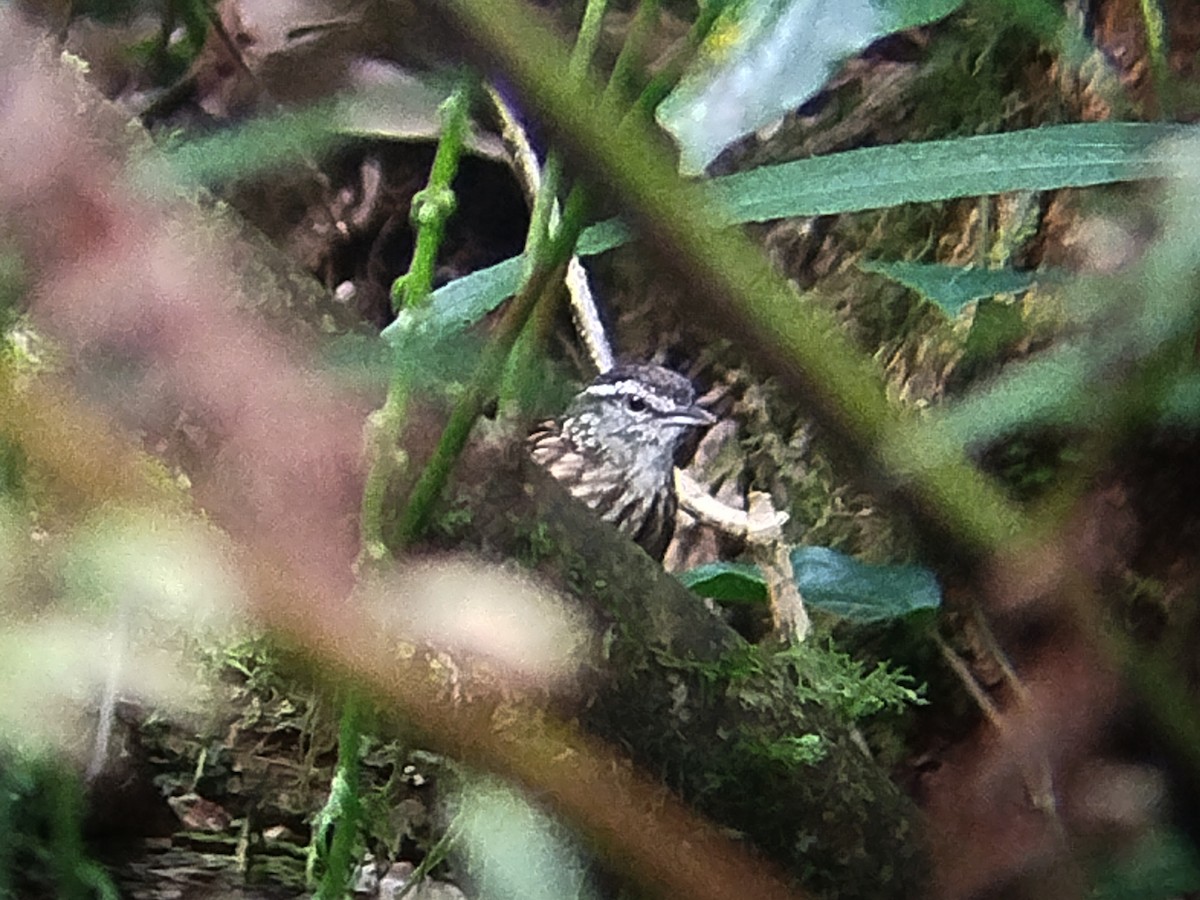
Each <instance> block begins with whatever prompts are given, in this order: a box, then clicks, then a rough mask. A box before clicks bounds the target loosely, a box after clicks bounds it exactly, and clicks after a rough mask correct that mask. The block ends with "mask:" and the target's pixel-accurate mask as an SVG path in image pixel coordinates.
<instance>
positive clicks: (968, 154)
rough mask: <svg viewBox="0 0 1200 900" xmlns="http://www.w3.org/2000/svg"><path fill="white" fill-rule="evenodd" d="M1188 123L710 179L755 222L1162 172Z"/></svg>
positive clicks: (925, 148)
mask: <svg viewBox="0 0 1200 900" xmlns="http://www.w3.org/2000/svg"><path fill="white" fill-rule="evenodd" d="M1197 134H1200V128H1197V127H1196V126H1192V125H1144V124H1141V123H1135V122H1091V123H1084V124H1080V125H1058V126H1053V127H1048V128H1030V129H1026V130H1024V131H1011V132H1008V133H1006V134H986V135H976V136H974V137H966V138H957V139H955V140H947V141H925V142H922V143H914V144H891V145H888V146H885V147H864V148H862V149H859V150H849V151H847V152H845V153H834V154H831V155H829V156H818V157H813V158H811V159H798V160H794V161H792V162H787V163H781V164H779V165H775V166H761V167H760V168H757V169H751V170H750V171H747V172H737V173H735V174H733V175H727V176H725V177H723V178H716V179H713V181H712V185H713V187H714V189H715V190H716V193H717V195H718V196H719V197H720V198H721V200H723V201H724V203H725V206H726V209H727V215H728V218H727V219H725V220H724V221H727V222H729V223H735V222H761V221H766V220H769V219H780V218H786V217H788V216H817V215H833V214H835V213H844V212H857V211H859V210H864V209H879V208H883V207H889V206H899V205H900V204H901V203H927V202H931V201H935V200H949V199H951V198H954V197H975V196H979V195H984V194H1002V193H1007V192H1009V191H1048V190H1054V189H1056V188H1062V187H1085V186H1088V185H1095V184H1110V183H1112V182H1117V181H1136V180H1140V179H1145V178H1154V177H1162V176H1163V175H1164V174H1165V168H1166V166H1168V165H1169V164H1171V163H1173V162H1175V161H1176V158H1177V150H1175V149H1173V148H1172V147H1171V146H1168V145H1163V144H1162V142H1164V141H1168V140H1169V139H1171V138H1186V137H1188V136H1192V137H1194V136H1196V135H1197Z"/></svg>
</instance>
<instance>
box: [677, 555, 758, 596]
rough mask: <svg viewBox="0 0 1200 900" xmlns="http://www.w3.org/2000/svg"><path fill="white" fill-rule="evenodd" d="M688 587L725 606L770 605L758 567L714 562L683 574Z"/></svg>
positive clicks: (685, 584) (681, 575) (682, 578)
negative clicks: (735, 604)
mask: <svg viewBox="0 0 1200 900" xmlns="http://www.w3.org/2000/svg"><path fill="white" fill-rule="evenodd" d="M679 580H680V581H681V582H683V584H684V586H685V587H687V588H689V589H690V590H692V591H693V592H695V593H696V594H699V595H700V596H701V597H711V598H712V599H713V600H720V601H721V602H722V603H766V602H767V582H766V579H764V578H763V575H762V572H761V571H759V568H758V566H752V565H750V564H748V563H736V562H714V563H708V564H707V565H703V566H697V567H696V568H694V569H689V570H688V571H686V572H683V573H681V574H680V575H679Z"/></svg>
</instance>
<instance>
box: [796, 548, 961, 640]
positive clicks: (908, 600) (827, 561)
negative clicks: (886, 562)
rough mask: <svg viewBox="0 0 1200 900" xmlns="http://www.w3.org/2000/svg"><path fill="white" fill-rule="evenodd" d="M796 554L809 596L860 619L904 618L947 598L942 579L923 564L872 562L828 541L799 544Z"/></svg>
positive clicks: (807, 598) (802, 586)
mask: <svg viewBox="0 0 1200 900" xmlns="http://www.w3.org/2000/svg"><path fill="white" fill-rule="evenodd" d="M791 557H792V567H793V569H794V570H795V575H796V584H797V586H799V588H800V595H801V596H802V597H803V598H804V602H805V603H806V604H808V605H809V606H811V607H813V608H815V609H822V610H825V611H826V612H831V613H833V614H834V615H837V616H841V617H842V618H845V619H851V620H853V621H855V622H862V623H866V622H882V621H886V620H889V619H899V618H902V617H904V616H907V615H908V614H909V613H911V612H915V611H916V610H919V609H933V608H936V607H938V606H940V605H941V602H942V592H941V588H940V587H938V583H937V579H936V578H935V577H934V575H933V573H932V572H930V571H929V570H928V569H926V568H923V567H921V566H875V565H870V564H868V563H864V562H860V561H859V560H857V559H854V558H853V557H850V556H846V555H845V554H844V553H838V552H837V551H836V550H830V549H829V548H828V547H797V548H795V549H794V550H792V554H791Z"/></svg>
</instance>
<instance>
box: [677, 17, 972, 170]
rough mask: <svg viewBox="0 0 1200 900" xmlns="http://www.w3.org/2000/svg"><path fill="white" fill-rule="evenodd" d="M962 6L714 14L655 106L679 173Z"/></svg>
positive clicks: (699, 167)
mask: <svg viewBox="0 0 1200 900" xmlns="http://www.w3.org/2000/svg"><path fill="white" fill-rule="evenodd" d="M961 4H962V0H745V2H741V3H733V4H730V5H729V6H728V7H726V9H725V10H724V12H722V13H721V15H720V16H719V17H718V18H717V21H716V23H715V24H714V26H713V28H712V31H710V32H709V35H708V37H707V38H706V39H705V41H704V44H703V45H702V46H701V48H700V53H699V55H698V56H697V58H696V60H695V62H694V63H693V64H692V66H691V67H690V68H689V69H688V71H687V72H686V73H685V74H684V77H683V80H682V81H681V82H680V84H679V85H678V86H677V87H676V88H675V90H674V91H673V92H672V93H671V95H670V96H669V97H667V99H666V100H664V101H663V102H662V104H661V105H660V106H659V108H658V113H657V115H658V120H659V122H660V123H662V125H663V127H664V128H666V130H667V131H668V132H670V133H671V134H672V135H673V136H674V137H675V139H676V141H677V142H678V143H679V146H680V168H681V169H682V170H683V171H684V172H685V173H687V174H692V175H695V174H699V173H700V172H703V171H704V169H705V167H706V166H708V164H709V163H710V162H712V161H713V159H715V158H716V156H717V154H719V153H720V152H721V151H722V150H723V149H724V148H725V147H727V146H728V145H729V144H731V143H733V142H734V141H735V140H737V139H738V138H740V137H742V136H743V135H746V134H749V133H750V132H752V131H754V130H755V129H757V128H760V127H762V126H763V125H767V124H769V123H771V122H773V121H775V120H776V119H779V118H780V117H781V116H783V115H784V114H785V113H787V112H789V111H790V110H793V109H795V108H796V107H798V106H800V105H802V104H803V103H804V101H806V100H807V99H808V98H809V97H811V96H813V95H814V94H815V93H816V92H817V91H819V90H820V89H821V87H822V86H823V85H824V84H825V82H826V81H827V80H828V78H829V76H830V74H831V73H832V72H833V69H834V67H835V66H837V65H838V64H839V63H840V62H841V61H842V60H843V59H845V58H846V57H847V56H849V55H851V54H852V53H855V52H857V51H859V50H861V49H862V48H864V47H866V46H867V45H868V44H870V43H871V42H872V41H874V40H876V39H878V38H880V37H883V36H884V35H887V34H891V33H892V32H894V31H899V30H900V29H902V28H909V27H912V26H915V25H923V24H925V23H927V22H932V21H934V20H935V19H940V18H942V17H944V16H946V15H949V14H950V13H951V12H953V11H954V10H955V9H957V8H958V7H959V6H960V5H961Z"/></svg>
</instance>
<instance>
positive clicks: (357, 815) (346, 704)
mask: <svg viewBox="0 0 1200 900" xmlns="http://www.w3.org/2000/svg"><path fill="white" fill-rule="evenodd" d="M364 703H365V701H364V700H363V698H362V696H361V695H360V694H359V693H358V691H357V690H356V689H353V688H352V689H351V690H350V691H349V693H348V694H347V695H346V698H345V700H344V701H343V703H342V715H341V721H340V722H339V723H338V762H337V773H336V774H335V775H334V780H333V788H332V789H331V791H330V795H329V803H328V804H327V807H326V808H327V809H328V810H329V812H330V814H331V818H332V819H334V823H335V824H334V827H333V842H332V846H331V847H330V848H329V857H328V859H327V860H326V866H325V871H324V872H323V873H322V874H321V882H320V884H319V885H318V886H317V893H316V897H317V900H341V898H342V897H344V896H345V895H346V885H347V882H348V881H349V877H350V872H351V870H352V868H353V865H354V844H355V841H356V840H357V839H358V825H359V821H360V820H361V819H362V808H361V805H360V804H359V802H358V780H359V765H358V754H359V747H360V745H361V744H362V717H363V709H364ZM321 838H322V835H319V834H314V838H313V839H314V840H320V839H321Z"/></svg>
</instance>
